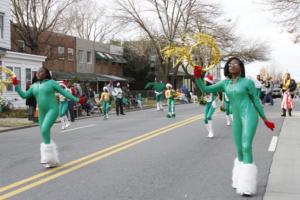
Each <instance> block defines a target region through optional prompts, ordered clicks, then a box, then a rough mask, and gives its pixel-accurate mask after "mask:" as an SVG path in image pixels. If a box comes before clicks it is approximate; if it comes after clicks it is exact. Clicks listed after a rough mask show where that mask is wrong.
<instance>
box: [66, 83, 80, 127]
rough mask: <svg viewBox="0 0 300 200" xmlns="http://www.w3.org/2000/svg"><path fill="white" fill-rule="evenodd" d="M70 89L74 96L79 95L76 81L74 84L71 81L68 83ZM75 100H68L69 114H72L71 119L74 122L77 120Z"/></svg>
mask: <svg viewBox="0 0 300 200" xmlns="http://www.w3.org/2000/svg"><path fill="white" fill-rule="evenodd" d="M68 89H69V90H71V94H72V95H73V96H74V97H78V91H77V88H76V83H74V84H72V83H71V82H69V84H68ZM75 105H76V104H75V102H74V101H73V100H71V99H69V100H68V110H69V112H68V113H69V114H70V120H71V122H74V121H75V109H74V107H75Z"/></svg>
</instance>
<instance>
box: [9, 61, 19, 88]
mask: <svg viewBox="0 0 300 200" xmlns="http://www.w3.org/2000/svg"><path fill="white" fill-rule="evenodd" d="M6 68H7V69H10V70H11V71H14V69H13V67H6ZM16 75H17V74H16ZM19 80H20V79H19ZM6 90H7V92H12V91H13V85H12V84H8V85H7V87H6Z"/></svg>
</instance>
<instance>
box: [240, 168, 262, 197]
mask: <svg viewBox="0 0 300 200" xmlns="http://www.w3.org/2000/svg"><path fill="white" fill-rule="evenodd" d="M256 176H257V168H256V166H255V164H242V165H241V168H240V173H239V177H238V185H237V186H238V187H237V190H236V193H238V194H240V195H247V196H251V195H255V194H256Z"/></svg>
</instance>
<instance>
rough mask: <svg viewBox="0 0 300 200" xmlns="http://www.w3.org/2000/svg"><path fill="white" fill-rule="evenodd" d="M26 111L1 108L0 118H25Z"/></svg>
mask: <svg viewBox="0 0 300 200" xmlns="http://www.w3.org/2000/svg"><path fill="white" fill-rule="evenodd" d="M27 116H28V114H27V110H26V109H13V110H11V109H8V108H7V107H4V108H3V111H2V112H0V118H8V117H11V118H27Z"/></svg>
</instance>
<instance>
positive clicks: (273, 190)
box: [263, 112, 300, 200]
mask: <svg viewBox="0 0 300 200" xmlns="http://www.w3.org/2000/svg"><path fill="white" fill-rule="evenodd" d="M299 123H300V112H294V113H293V117H286V118H285V120H284V123H283V126H282V129H281V133H280V136H279V138H278V144H277V149H276V151H275V154H274V157H273V162H272V166H271V169H270V174H269V180H268V184H267V188H266V193H265V196H264V198H263V199H264V200H298V199H300V131H299V129H300V124H299Z"/></svg>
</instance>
